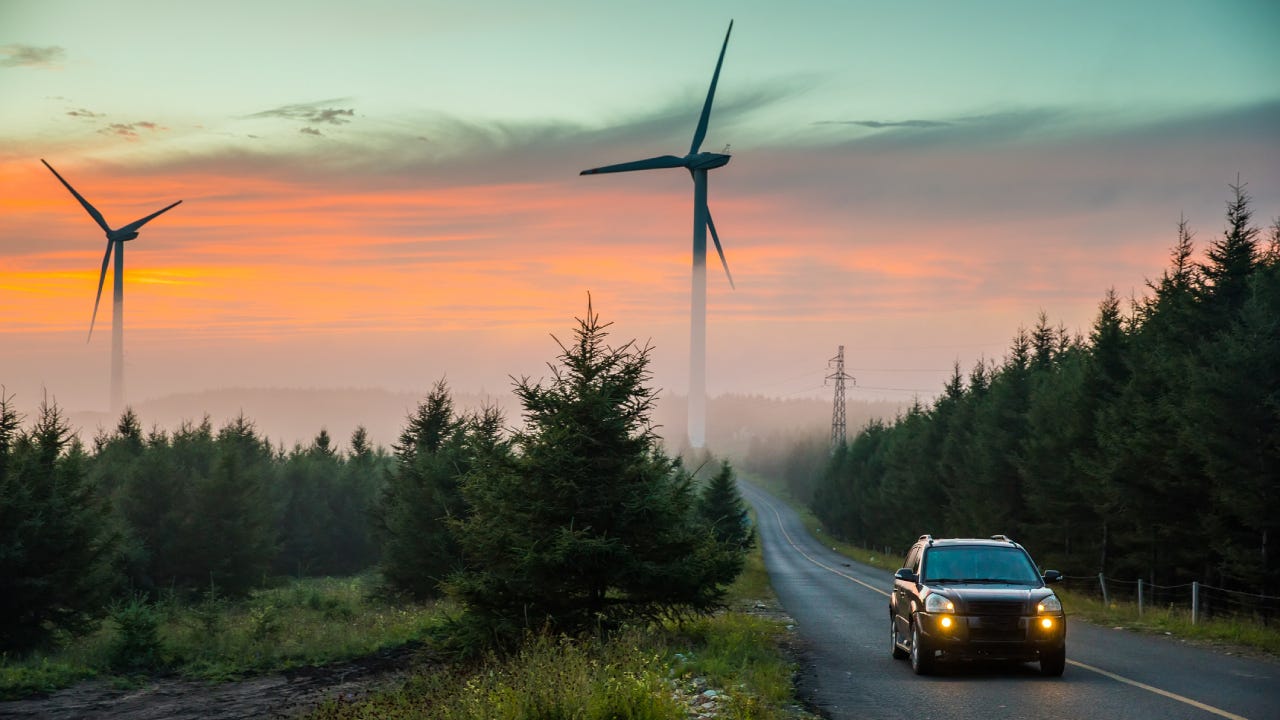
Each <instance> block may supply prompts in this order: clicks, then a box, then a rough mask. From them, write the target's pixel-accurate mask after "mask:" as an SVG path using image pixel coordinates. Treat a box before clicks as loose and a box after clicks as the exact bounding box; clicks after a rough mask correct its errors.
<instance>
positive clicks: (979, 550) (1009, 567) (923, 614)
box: [889, 535, 1067, 677]
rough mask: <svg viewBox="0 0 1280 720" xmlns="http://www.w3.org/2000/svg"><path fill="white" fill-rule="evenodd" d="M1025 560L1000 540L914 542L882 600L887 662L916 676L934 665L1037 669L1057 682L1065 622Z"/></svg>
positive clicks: (1043, 580) (1048, 578) (1050, 576)
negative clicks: (904, 663)
mask: <svg viewBox="0 0 1280 720" xmlns="http://www.w3.org/2000/svg"><path fill="white" fill-rule="evenodd" d="M1061 577H1062V574H1061V573H1059V572H1058V571H1056V570H1046V571H1045V572H1044V573H1043V574H1041V573H1040V570H1039V569H1038V567H1037V566H1036V564H1035V563H1034V562H1033V561H1032V560H1031V555H1030V554H1028V553H1027V551H1026V549H1025V548H1023V547H1022V546H1021V545H1019V544H1018V543H1016V542H1014V541H1013V540H1010V539H1009V538H1008V537H1005V536H1004V535H992V536H991V537H990V538H987V539H977V538H946V539H934V538H933V537H932V536H930V535H921V536H920V539H919V540H917V541H916V543H915V544H914V545H912V546H911V550H910V551H909V552H908V553H907V558H906V561H905V562H904V563H903V568H902V569H901V570H898V571H897V572H896V573H894V575H893V592H892V593H890V595H889V619H890V633H891V636H892V640H893V645H892V647H893V657H894V658H896V659H907V658H910V660H911V669H912V670H914V671H915V673H916V674H917V675H927V674H929V673H931V672H932V671H933V670H934V668H935V666H936V663H937V662H938V661H940V660H945V659H951V658H985V659H992V660H1016V661H1020V662H1035V661H1038V662H1039V663H1040V673H1041V674H1042V675H1045V676H1048V677H1059V676H1061V675H1062V671H1063V670H1064V669H1065V667H1066V661H1067V650H1066V648H1067V615H1066V613H1065V612H1063V609H1062V601H1061V600H1059V599H1058V597H1057V595H1055V594H1054V592H1053V591H1052V590H1050V589H1049V587H1048V586H1049V585H1050V584H1051V583H1054V582H1057V581H1058V580H1059V579H1061Z"/></svg>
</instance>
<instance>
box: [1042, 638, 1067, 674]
mask: <svg viewBox="0 0 1280 720" xmlns="http://www.w3.org/2000/svg"><path fill="white" fill-rule="evenodd" d="M1066 669H1067V648H1066V646H1065V645H1064V646H1062V647H1060V648H1054V649H1053V650H1041V651H1040V674H1041V675H1043V676H1045V677H1062V671H1063V670H1066Z"/></svg>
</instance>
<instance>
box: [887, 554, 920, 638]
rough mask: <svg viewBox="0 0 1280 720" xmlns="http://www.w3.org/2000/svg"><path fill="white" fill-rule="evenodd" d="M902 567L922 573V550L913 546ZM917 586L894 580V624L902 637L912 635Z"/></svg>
mask: <svg viewBox="0 0 1280 720" xmlns="http://www.w3.org/2000/svg"><path fill="white" fill-rule="evenodd" d="M902 567H905V568H910V569H911V572H914V573H917V574H919V572H920V548H919V546H913V547H912V548H911V551H910V552H908V553H907V559H906V560H905V561H904V562H903V565H902ZM915 590H916V588H915V585H914V584H913V583H909V582H907V581H905V580H899V579H897V578H894V580H893V600H892V603H891V604H892V605H893V622H894V626H895V627H896V628H897V629H898V635H899V636H900V637H907V636H908V635H910V633H911V599H912V598H913V597H915Z"/></svg>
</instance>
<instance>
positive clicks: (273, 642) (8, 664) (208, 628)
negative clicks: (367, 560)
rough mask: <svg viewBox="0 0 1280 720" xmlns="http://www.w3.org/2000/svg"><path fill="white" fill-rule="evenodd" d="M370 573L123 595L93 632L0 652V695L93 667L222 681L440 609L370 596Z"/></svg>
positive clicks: (357, 653)
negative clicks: (231, 589) (125, 599)
mask: <svg viewBox="0 0 1280 720" xmlns="http://www.w3.org/2000/svg"><path fill="white" fill-rule="evenodd" d="M372 582H373V580H372V578H369V577H355V578H314V579H304V580H294V581H291V582H289V583H288V584H287V585H285V586H283V587H279V588H272V589H267V590H260V591H257V592H255V593H254V594H253V595H252V596H250V597H249V598H247V599H245V600H242V601H236V602H232V601H229V600H226V599H222V598H216V597H214V598H206V599H204V600H202V601H199V602H195V603H187V602H182V601H179V600H176V599H173V598H169V599H165V600H162V601H160V602H158V603H154V604H148V603H141V602H139V601H136V600H135V601H133V602H131V603H124V604H122V605H120V606H118V607H117V608H116V609H115V611H114V612H113V614H112V617H111V619H108V620H107V621H106V622H104V623H103V625H102V627H101V628H99V629H98V631H97V632H94V633H92V634H90V635H87V636H85V637H82V638H78V639H74V640H70V641H67V642H66V643H65V644H63V645H62V646H61V647H60V648H58V649H57V650H53V651H51V652H47V653H36V654H33V655H31V656H28V657H26V658H22V659H11V658H7V657H4V658H0V698H3V699H14V698H19V697H24V696H27V695H31V694H34V693H42V692H50V691H52V690H56V689H58V688H61V687H66V686H68V685H71V684H73V683H75V682H76V681H79V680H83V679H87V678H93V677H110V678H114V679H115V680H116V681H117V682H128V678H130V677H135V676H138V675H140V674H147V673H154V672H176V673H177V674H179V675H182V676H184V677H189V678H195V679H204V680H214V681H218V680H230V679H235V678H239V677H243V676H246V675H251V674H258V673H263V672H270V671H275V670H283V669H287V668H291V667H299V666H306V665H319V664H324V663H329V662H335V661H339V660H347V659H351V658H357V657H363V656H366V655H370V654H372V653H374V652H377V651H378V650H382V649H385V648H389V647H397V646H400V645H404V644H406V643H408V642H410V641H412V640H415V639H418V638H420V637H422V635H423V634H424V632H425V630H426V628H427V627H428V626H430V625H431V623H432V622H434V621H436V620H437V619H438V618H439V617H440V615H441V611H440V609H439V608H437V607H436V606H434V605H430V604H427V605H418V604H405V603H390V602H383V601H381V600H378V599H376V598H373V597H372V596H371V594H370V591H371V588H372ZM123 627H128V628H130V630H129V631H128V632H122V628H123ZM148 627H150V628H152V629H153V631H154V634H153V635H148V632H147V628H148ZM139 628H142V629H141V630H139ZM140 638H141V640H140Z"/></svg>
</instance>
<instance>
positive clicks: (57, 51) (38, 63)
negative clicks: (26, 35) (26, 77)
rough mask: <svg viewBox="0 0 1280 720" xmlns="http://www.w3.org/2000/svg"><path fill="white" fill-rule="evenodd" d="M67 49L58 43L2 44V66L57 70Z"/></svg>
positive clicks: (0, 61) (0, 54)
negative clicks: (42, 44) (40, 45)
mask: <svg viewBox="0 0 1280 720" xmlns="http://www.w3.org/2000/svg"><path fill="white" fill-rule="evenodd" d="M66 54H67V51H66V50H63V49H62V48H60V47H58V46H57V45H49V46H47V47H37V46H35V45H23V44H21V43H13V44H10V45H0V67H32V68H42V69H45V70H55V69H57V68H60V67H62V65H61V61H62V59H63V58H64V57H66Z"/></svg>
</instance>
